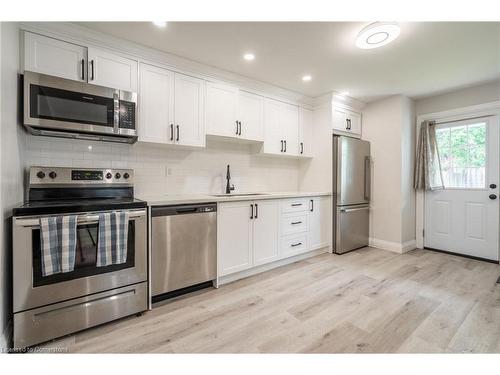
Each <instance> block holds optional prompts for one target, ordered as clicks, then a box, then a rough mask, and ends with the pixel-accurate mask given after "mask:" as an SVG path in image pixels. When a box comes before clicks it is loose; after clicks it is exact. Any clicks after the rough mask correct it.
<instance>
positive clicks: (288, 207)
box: [281, 198, 309, 213]
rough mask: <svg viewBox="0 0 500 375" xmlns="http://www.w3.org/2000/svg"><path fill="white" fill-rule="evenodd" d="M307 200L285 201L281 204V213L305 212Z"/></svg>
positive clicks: (307, 208)
mask: <svg viewBox="0 0 500 375" xmlns="http://www.w3.org/2000/svg"><path fill="white" fill-rule="evenodd" d="M308 203H309V200H308V199H307V198H298V199H286V200H284V201H283V202H281V212H282V213H292V212H306V211H307V210H309V205H308Z"/></svg>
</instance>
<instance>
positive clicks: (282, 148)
mask: <svg viewBox="0 0 500 375" xmlns="http://www.w3.org/2000/svg"><path fill="white" fill-rule="evenodd" d="M281 152H283V141H281Z"/></svg>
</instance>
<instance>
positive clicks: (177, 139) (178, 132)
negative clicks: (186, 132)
mask: <svg viewBox="0 0 500 375" xmlns="http://www.w3.org/2000/svg"><path fill="white" fill-rule="evenodd" d="M176 128H177V138H176V139H175V140H176V141H179V134H180V131H179V125H177V126H176Z"/></svg>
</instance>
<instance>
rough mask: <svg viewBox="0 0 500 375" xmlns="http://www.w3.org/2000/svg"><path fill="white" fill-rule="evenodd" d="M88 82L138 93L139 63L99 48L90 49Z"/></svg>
mask: <svg viewBox="0 0 500 375" xmlns="http://www.w3.org/2000/svg"><path fill="white" fill-rule="evenodd" d="M88 64H89V65H88V82H89V83H92V84H94V85H99V86H106V87H111V88H114V89H119V90H125V91H132V92H136V91H137V61H135V60H132V59H127V58H126V57H122V56H119V55H116V54H114V53H111V52H109V51H105V50H102V49H99V48H94V47H89V48H88Z"/></svg>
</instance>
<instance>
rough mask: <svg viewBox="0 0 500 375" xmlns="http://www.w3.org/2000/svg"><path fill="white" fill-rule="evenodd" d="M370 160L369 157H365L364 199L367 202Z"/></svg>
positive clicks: (369, 182) (369, 188) (369, 185)
mask: <svg viewBox="0 0 500 375" xmlns="http://www.w3.org/2000/svg"><path fill="white" fill-rule="evenodd" d="M371 185H372V184H371V160H370V156H365V189H364V197H365V199H366V200H367V201H369V200H370V198H371V192H370V191H371V187H372V186H371Z"/></svg>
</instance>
